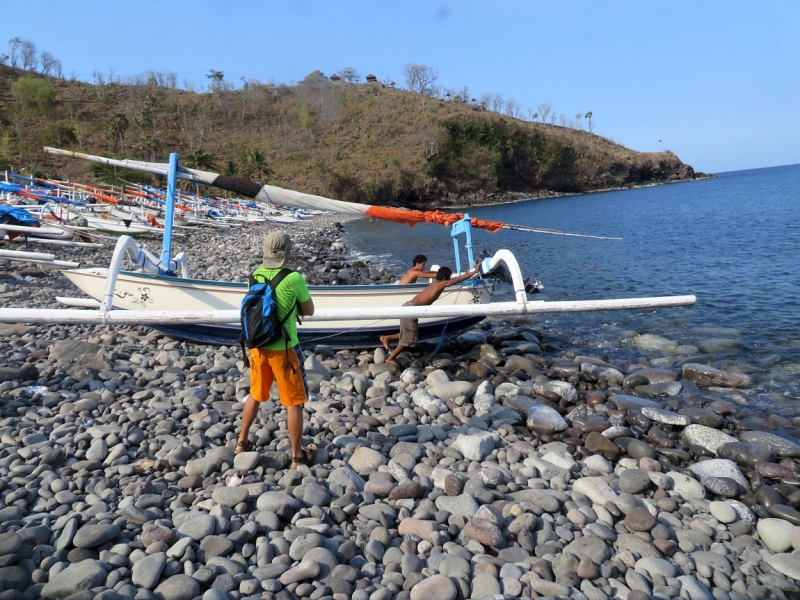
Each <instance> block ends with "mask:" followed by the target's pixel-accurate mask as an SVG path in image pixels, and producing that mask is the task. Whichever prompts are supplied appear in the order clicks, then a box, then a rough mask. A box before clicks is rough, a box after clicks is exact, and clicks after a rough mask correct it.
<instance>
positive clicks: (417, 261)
mask: <svg viewBox="0 0 800 600" xmlns="http://www.w3.org/2000/svg"><path fill="white" fill-rule="evenodd" d="M427 262H428V257H426V256H425V255H424V254H417V255H416V256H415V257H414V261H413V263H412V264H413V265H414V266H413V267H411V268H410V269H409V270H408V271H406V274H405V275H403V276H402V277H401V278H400V283H401V284H405V283H416V281H417V279H419V278H420V277H427V278H428V279H433V278H434V277H436V271H426V270H425V263H427Z"/></svg>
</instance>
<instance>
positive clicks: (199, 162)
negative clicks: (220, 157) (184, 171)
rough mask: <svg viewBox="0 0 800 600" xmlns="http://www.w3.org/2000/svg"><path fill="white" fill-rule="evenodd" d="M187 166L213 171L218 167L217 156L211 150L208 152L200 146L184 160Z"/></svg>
mask: <svg viewBox="0 0 800 600" xmlns="http://www.w3.org/2000/svg"><path fill="white" fill-rule="evenodd" d="M184 162H185V163H186V166H187V167H191V168H192V169H200V170H203V171H211V170H215V169H216V168H217V157H216V156H214V155H213V154H212V153H211V152H206V151H205V150H203V149H202V148H198V149H197V150H194V151H193V152H190V153H189V154H188V155H187V156H186V160H185V161H184Z"/></svg>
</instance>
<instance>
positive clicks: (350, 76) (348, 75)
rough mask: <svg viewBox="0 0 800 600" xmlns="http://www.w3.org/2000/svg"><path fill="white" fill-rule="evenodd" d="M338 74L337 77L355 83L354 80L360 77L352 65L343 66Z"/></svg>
mask: <svg viewBox="0 0 800 600" xmlns="http://www.w3.org/2000/svg"><path fill="white" fill-rule="evenodd" d="M338 75H339V77H341V78H342V80H343V81H346V82H347V83H355V82H356V81H358V80H359V79H361V77H360V76H359V74H358V71H356V70H355V69H354V68H353V67H345V68H344V69H342V70H341V71H339V73H338Z"/></svg>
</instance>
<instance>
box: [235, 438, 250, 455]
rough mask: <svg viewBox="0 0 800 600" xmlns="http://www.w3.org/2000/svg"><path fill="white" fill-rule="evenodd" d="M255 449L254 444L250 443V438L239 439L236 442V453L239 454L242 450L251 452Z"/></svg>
mask: <svg viewBox="0 0 800 600" xmlns="http://www.w3.org/2000/svg"><path fill="white" fill-rule="evenodd" d="M252 449H253V444H251V443H250V441H249V440H244V441H241V440H240V441H238V442H237V443H236V449H235V450H234V451H233V453H234V454H239V453H240V452H250V450H252Z"/></svg>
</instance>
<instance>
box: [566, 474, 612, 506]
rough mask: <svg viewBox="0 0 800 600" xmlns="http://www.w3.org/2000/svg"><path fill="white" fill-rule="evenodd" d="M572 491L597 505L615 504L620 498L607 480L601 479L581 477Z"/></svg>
mask: <svg viewBox="0 0 800 600" xmlns="http://www.w3.org/2000/svg"><path fill="white" fill-rule="evenodd" d="M572 489H573V490H575V491H576V492H578V493H580V494H583V495H584V496H587V497H588V498H589V499H590V500H591V501H592V502H594V503H595V504H601V505H602V504H604V503H606V502H615V501H616V500H617V497H618V496H617V493H616V492H615V491H614V490H612V489H611V486H610V485H608V483H607V482H606V480H605V479H602V478H600V477H581V478H580V479H578V480H577V481H575V483H574V484H573V486H572Z"/></svg>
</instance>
